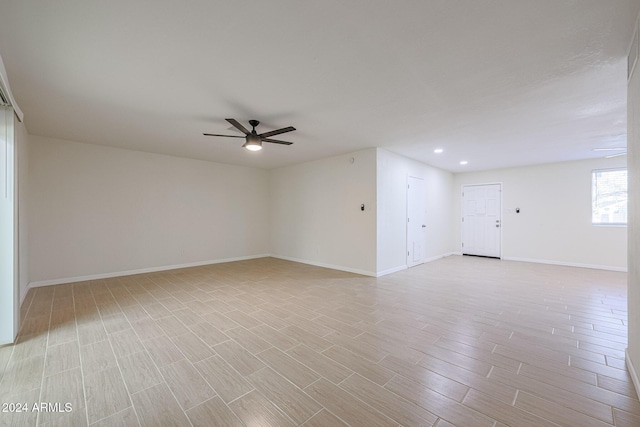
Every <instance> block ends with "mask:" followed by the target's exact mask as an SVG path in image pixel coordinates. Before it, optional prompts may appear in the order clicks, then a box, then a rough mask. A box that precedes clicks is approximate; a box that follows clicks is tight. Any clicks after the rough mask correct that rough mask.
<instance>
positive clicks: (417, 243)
mask: <svg viewBox="0 0 640 427" xmlns="http://www.w3.org/2000/svg"><path fill="white" fill-rule="evenodd" d="M426 215H427V199H426V194H425V184H424V180H422V179H420V178H414V177H412V176H410V177H409V178H408V183H407V265H408V266H410V267H411V266H414V265H418V264H422V263H423V262H424V260H425V246H426V244H427V231H426V230H427V226H426V224H427V218H426Z"/></svg>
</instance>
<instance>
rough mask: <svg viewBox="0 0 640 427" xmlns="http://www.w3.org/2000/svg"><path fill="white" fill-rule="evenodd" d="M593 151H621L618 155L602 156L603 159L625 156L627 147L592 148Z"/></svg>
mask: <svg viewBox="0 0 640 427" xmlns="http://www.w3.org/2000/svg"><path fill="white" fill-rule="evenodd" d="M623 150H624V151H623ZM593 151H621V152H620V153H615V154H609V155H608V156H604V158H605V159H610V158H612V157H618V156H626V155H627V147H611V148H594V149H593Z"/></svg>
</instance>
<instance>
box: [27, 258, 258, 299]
mask: <svg viewBox="0 0 640 427" xmlns="http://www.w3.org/2000/svg"><path fill="white" fill-rule="evenodd" d="M269 256H271V255H269V254H260V255H249V256H242V257H233V258H223V259H216V260H208V261H198V262H190V263H185V264H173V265H165V266H161V267H149V268H140V269H136V270H125V271H118V272H115V273H101V274H91V275H87V276H75V277H64V278H61V279H53V280H41V281H37V282H30V283H29V286H27V292H29V289H31V288H39V287H41V286H52V285H61V284H63V283H76V282H84V281H87V280H99V279H110V278H112V277H122V276H131V275H134V274H144V273H155V272H159V271H167V270H178V269H180V268H189V267H200V266H203V265H212V264H221V263H223V262H234V261H245V260H249V259H257V258H266V257H269ZM26 294H27V293H26V292H25V295H26Z"/></svg>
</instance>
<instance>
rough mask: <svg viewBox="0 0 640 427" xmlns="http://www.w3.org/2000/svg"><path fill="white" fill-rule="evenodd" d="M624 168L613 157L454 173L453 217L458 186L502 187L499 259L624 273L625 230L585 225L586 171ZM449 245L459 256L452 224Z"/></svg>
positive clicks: (458, 230)
mask: <svg viewBox="0 0 640 427" xmlns="http://www.w3.org/2000/svg"><path fill="white" fill-rule="evenodd" d="M625 166H626V158H625V157H616V158H611V159H595V160H583V161H576V162H563V163H552V164H545V165H539V166H529V167H521V168H513V169H502V170H493V171H488V172H479V173H465V174H457V175H456V176H455V191H454V193H453V201H454V212H456V213H457V214H458V217H461V216H460V215H461V207H460V200H461V194H460V191H461V186H462V185H468V184H486V183H498V182H499V183H502V208H503V210H502V257H503V258H504V259H516V260H528V261H536V262H550V263H556V264H566V265H575V266H585V267H598V268H608V269H614V270H625V269H626V268H627V250H626V247H627V228H626V227H609V226H593V225H591V171H592V170H594V169H606V168H615V167H625ZM516 207H519V208H520V213H518V214H516V213H515V212H514V211H515V208H516ZM454 240H455V244H456V247H457V248H458V249H457V250H458V251H460V243H461V222H458V221H456V227H455V234H454Z"/></svg>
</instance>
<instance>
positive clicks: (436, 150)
mask: <svg viewBox="0 0 640 427" xmlns="http://www.w3.org/2000/svg"><path fill="white" fill-rule="evenodd" d="M443 151H444V150H443V149H442V148H436V149H435V150H433V152H434V153H436V154H440V153H442V152H443Z"/></svg>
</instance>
